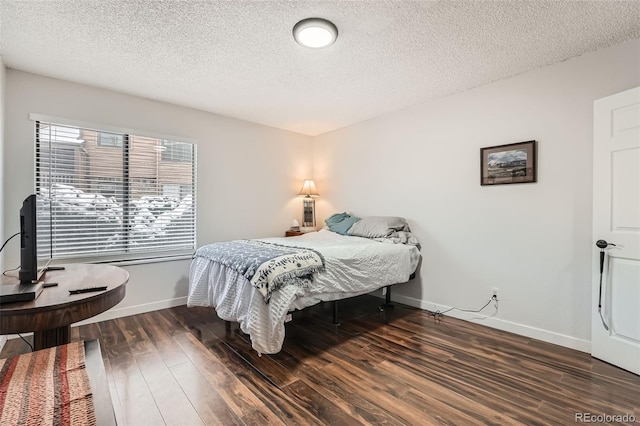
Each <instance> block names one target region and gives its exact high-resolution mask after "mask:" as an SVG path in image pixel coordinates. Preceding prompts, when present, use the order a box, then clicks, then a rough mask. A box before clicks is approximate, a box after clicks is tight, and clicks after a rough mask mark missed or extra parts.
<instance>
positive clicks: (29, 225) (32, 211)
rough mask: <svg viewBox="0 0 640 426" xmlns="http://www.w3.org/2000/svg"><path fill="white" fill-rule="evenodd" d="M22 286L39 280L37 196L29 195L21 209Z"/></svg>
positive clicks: (20, 273) (20, 275)
mask: <svg viewBox="0 0 640 426" xmlns="http://www.w3.org/2000/svg"><path fill="white" fill-rule="evenodd" d="M18 277H19V278H20V283H21V284H31V283H32V282H33V281H36V280H37V279H38V245H37V233H36V196H35V195H33V194H32V195H29V196H28V197H27V198H26V199H25V200H24V201H23V202H22V208H21V209H20V272H19V274H18Z"/></svg>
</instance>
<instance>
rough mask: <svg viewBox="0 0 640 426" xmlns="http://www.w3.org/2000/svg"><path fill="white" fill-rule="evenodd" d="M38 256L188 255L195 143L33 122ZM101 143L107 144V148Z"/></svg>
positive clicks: (103, 258)
mask: <svg viewBox="0 0 640 426" xmlns="http://www.w3.org/2000/svg"><path fill="white" fill-rule="evenodd" d="M35 136H36V193H37V194H38V196H39V197H38V199H39V201H38V255H39V257H41V258H46V259H48V258H50V257H51V258H54V259H84V260H100V261H118V260H136V259H152V258H163V257H172V256H179V255H186V254H189V255H190V254H192V253H193V250H194V249H195V246H196V241H195V237H196V214H195V201H196V198H195V196H196V184H195V182H196V175H195V172H196V169H195V165H196V145H195V144H193V143H190V142H178V141H175V142H174V141H172V142H171V146H172V147H174V148H175V147H179V148H175V149H174V150H172V156H173V157H172V158H179V160H176V161H177V163H176V162H171V163H167V162H166V161H163V158H162V157H163V156H164V152H165V147H166V146H168V145H167V144H166V142H167V141H166V140H165V139H158V138H151V137H146V136H140V135H135V134H130V133H121V134H118V133H114V132H109V131H107V132H105V131H101V130H96V129H90V128H83V127H77V126H69V125H66V124H57V123H53V122H45V121H43V120H41V121H36V134H35ZM101 146H109V147H112V148H111V149H109V150H105V149H101V148H100V147H101Z"/></svg>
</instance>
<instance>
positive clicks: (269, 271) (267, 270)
mask: <svg viewBox="0 0 640 426" xmlns="http://www.w3.org/2000/svg"><path fill="white" fill-rule="evenodd" d="M195 256H199V257H204V258H205V259H209V260H211V261H213V262H217V263H220V264H222V265H225V266H227V267H229V268H231V269H234V270H236V271H238V273H240V274H242V275H243V276H244V277H245V278H246V279H247V280H249V281H250V282H251V284H252V285H253V286H254V287H255V288H256V289H258V291H260V293H261V294H262V296H263V297H264V300H265V302H266V303H269V299H271V295H272V294H273V292H274V291H276V290H278V289H279V288H281V287H282V286H283V285H298V286H303V287H304V286H309V285H311V283H312V282H313V274H314V273H315V272H319V271H322V270H324V258H323V257H322V255H321V254H320V253H319V252H317V251H315V250H313V249H308V248H300V247H291V246H284V245H281V244H276V243H269V242H266V241H259V240H236V241H227V242H221V243H216V244H209V245H206V246H204V247H200V248H199V249H198V250H197V251H196V254H195Z"/></svg>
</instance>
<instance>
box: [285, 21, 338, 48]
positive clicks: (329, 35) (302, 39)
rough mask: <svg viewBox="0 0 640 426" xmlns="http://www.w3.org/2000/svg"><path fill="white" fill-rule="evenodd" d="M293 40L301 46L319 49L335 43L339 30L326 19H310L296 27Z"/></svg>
mask: <svg viewBox="0 0 640 426" xmlns="http://www.w3.org/2000/svg"><path fill="white" fill-rule="evenodd" d="M293 38H294V39H296V41H297V42H298V44H300V45H301V46H305V47H312V48H314V49H317V48H321V47H327V46H331V45H332V44H333V43H335V41H336V39H337V38H338V29H337V28H336V26H335V25H333V23H331V22H329V21H327V20H326V19H321V18H308V19H303V20H302V21H300V22H298V23H297V24H296V25H294V27H293Z"/></svg>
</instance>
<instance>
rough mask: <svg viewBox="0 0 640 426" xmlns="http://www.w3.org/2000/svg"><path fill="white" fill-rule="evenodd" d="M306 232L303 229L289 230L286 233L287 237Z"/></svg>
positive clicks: (297, 235)
mask: <svg viewBox="0 0 640 426" xmlns="http://www.w3.org/2000/svg"><path fill="white" fill-rule="evenodd" d="M303 234H304V232H302V231H287V232H285V233H284V236H285V237H299V236H300V235H303Z"/></svg>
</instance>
